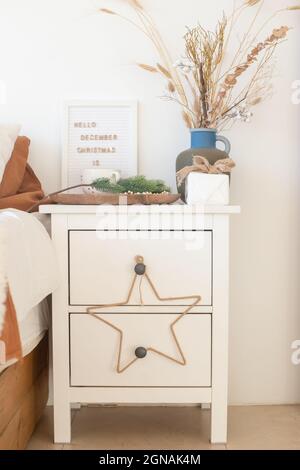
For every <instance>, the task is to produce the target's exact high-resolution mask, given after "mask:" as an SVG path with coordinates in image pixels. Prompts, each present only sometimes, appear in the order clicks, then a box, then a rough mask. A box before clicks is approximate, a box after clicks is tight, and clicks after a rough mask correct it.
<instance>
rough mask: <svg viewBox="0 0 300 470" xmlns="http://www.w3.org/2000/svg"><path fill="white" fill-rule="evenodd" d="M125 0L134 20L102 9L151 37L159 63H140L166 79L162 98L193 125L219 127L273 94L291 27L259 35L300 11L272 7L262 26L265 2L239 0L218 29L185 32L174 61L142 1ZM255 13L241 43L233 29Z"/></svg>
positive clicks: (199, 27) (247, 113) (245, 114)
mask: <svg viewBox="0 0 300 470" xmlns="http://www.w3.org/2000/svg"><path fill="white" fill-rule="evenodd" d="M123 1H124V2H125V3H127V4H128V6H130V7H131V8H132V10H133V12H134V13H135V19H132V18H131V17H124V16H122V15H121V14H119V13H118V12H115V11H113V10H110V9H107V8H102V9H101V10H100V11H101V12H103V13H107V14H111V15H118V16H119V17H121V18H122V19H125V20H126V21H128V22H129V23H131V24H133V25H134V26H135V27H136V28H138V29H139V30H140V31H142V32H143V33H144V34H145V36H146V37H147V38H148V39H150V41H151V42H152V44H153V46H154V48H155V49H156V51H157V53H158V57H159V61H158V62H157V63H156V64H154V65H151V64H145V63H138V64H137V65H138V66H139V67H140V68H141V69H143V70H145V71H147V72H149V73H152V74H153V73H156V74H159V75H160V76H161V77H162V78H163V79H164V80H166V90H167V94H166V95H165V96H164V97H163V98H165V99H167V100H170V101H174V102H176V103H177V104H179V105H180V106H181V107H182V117H183V120H184V122H185V124H186V125H187V127H189V128H198V127H207V128H215V127H217V128H219V129H221V128H224V127H226V126H228V125H230V123H232V119H233V118H234V117H235V116H238V117H239V119H240V118H241V117H242V118H243V119H244V120H245V121H248V118H249V116H250V115H251V113H250V111H249V109H250V108H251V107H253V106H256V105H258V104H259V103H261V102H262V101H263V100H264V99H266V97H268V96H269V95H270V89H271V83H272V77H273V72H274V66H273V57H274V53H275V50H276V48H277V46H278V45H280V44H281V43H282V42H283V41H284V40H285V39H286V37H287V34H288V32H289V29H290V28H289V27H288V26H285V25H284V26H281V27H279V28H274V29H273V30H272V31H271V33H269V35H267V36H266V38H265V39H263V40H259V37H260V36H261V34H262V33H263V32H264V30H265V29H266V26H267V25H268V23H269V22H270V20H271V19H274V17H275V16H277V15H278V14H279V13H280V12H283V11H297V10H300V5H292V6H287V7H286V8H283V9H280V10H277V11H274V13H273V14H272V15H271V16H270V17H269V18H267V20H265V21H264V22H263V25H262V26H260V27H259V26H257V25H258V23H259V19H260V16H261V15H262V9H263V6H264V3H265V0H240V2H239V4H238V5H237V4H236V3H235V5H236V6H235V7H234V8H233V11H232V12H231V13H230V14H228V15H226V14H224V15H223V17H222V18H221V19H220V21H218V23H217V25H216V28H215V30H214V31H210V30H208V29H205V28H204V27H203V26H202V25H201V24H198V25H197V26H195V27H194V28H191V29H189V28H188V29H187V32H186V34H185V36H184V49H185V50H184V56H182V58H181V59H179V60H177V61H176V62H175V63H174V60H173V59H172V57H171V55H170V53H169V51H168V48H167V47H166V45H165V43H164V41H163V39H162V37H161V34H160V32H159V31H158V29H157V27H156V25H155V23H154V21H153V19H152V18H151V16H150V14H149V13H148V12H147V11H146V10H145V8H144V6H143V4H142V0H123ZM252 11H253V13H252V14H251V15H250V19H249V27H248V28H246V30H245V33H244V36H243V37H242V38H241V39H240V42H239V44H237V41H236V35H234V31H235V28H236V26H237V25H238V24H239V21H240V18H241V15H245V14H246V12H249V13H250V12H252ZM253 14H254V17H253ZM233 38H234V39H233ZM230 56H232V59H230Z"/></svg>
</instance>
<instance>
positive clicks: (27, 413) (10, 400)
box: [0, 335, 49, 450]
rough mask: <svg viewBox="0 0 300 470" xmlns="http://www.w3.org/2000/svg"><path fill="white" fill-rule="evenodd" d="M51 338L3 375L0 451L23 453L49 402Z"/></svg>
mask: <svg viewBox="0 0 300 470" xmlns="http://www.w3.org/2000/svg"><path fill="white" fill-rule="evenodd" d="M48 371H49V367H48V335H46V336H45V337H44V338H43V339H42V341H41V342H40V343H39V344H38V345H37V346H36V348H35V349H34V350H33V351H32V352H31V353H30V354H28V356H26V357H25V358H24V359H23V360H22V361H19V362H17V363H16V364H13V365H12V366H10V367H8V368H7V369H5V370H4V371H3V372H2V373H1V374H0V450H23V449H25V448H26V446H27V443H28V441H29V439H30V437H31V435H32V433H33V431H34V428H35V426H36V424H37V422H38V420H39V419H40V417H41V414H42V412H43V410H44V408H45V406H46V403H47V399H48Z"/></svg>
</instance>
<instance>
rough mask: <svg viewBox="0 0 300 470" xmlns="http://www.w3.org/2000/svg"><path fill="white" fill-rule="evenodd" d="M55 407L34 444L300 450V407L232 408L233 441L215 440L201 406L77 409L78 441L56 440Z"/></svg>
mask: <svg viewBox="0 0 300 470" xmlns="http://www.w3.org/2000/svg"><path fill="white" fill-rule="evenodd" d="M52 411H53V410H52V408H47V409H46V411H45V413H44V415H43V417H42V419H41V421H40V423H39V425H38V427H37V429H36V431H35V433H34V435H33V437H32V439H31V441H30V442H29V445H28V449H35V450H37V449H61V450H69V449H97V450H103V449H104V450H113V449H124V450H125V449H130V450H133V449H149V450H151V449H157V450H168V449H172V450H175V449H178V450H184V449H193V450H198V449H199V450H202V449H216V450H226V448H227V449H253V450H254V449H266V450H267V449H297V450H300V406H248V407H231V408H230V410H229V437H228V444H227V446H211V445H210V444H209V421H210V420H209V417H210V412H209V411H207V410H201V408H196V407H187V408H179V407H174V408H169V407H160V408H157V407H134V408H131V407H82V408H81V409H80V410H78V411H73V416H72V444H71V445H54V444H53V443H52V441H53V430H52V429H53V418H52Z"/></svg>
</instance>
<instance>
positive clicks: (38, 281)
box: [0, 128, 57, 450]
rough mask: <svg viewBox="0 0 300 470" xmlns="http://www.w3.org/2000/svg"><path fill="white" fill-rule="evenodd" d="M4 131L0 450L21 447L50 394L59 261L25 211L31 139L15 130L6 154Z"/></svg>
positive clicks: (30, 189)
mask: <svg viewBox="0 0 300 470" xmlns="http://www.w3.org/2000/svg"><path fill="white" fill-rule="evenodd" d="M2 137H3V132H2V131H1V128H0V160H1V156H2V160H3V161H4V163H5V165H4V164H2V168H5V170H4V174H2V175H1V174H0V450H23V449H25V448H26V446H27V443H28V441H29V439H30V437H31V434H32V432H33V430H34V428H35V426H36V424H37V422H38V420H39V418H40V416H41V414H42V412H43V409H44V407H45V405H46V403H47V399H48V326H49V306H48V304H49V295H50V294H51V292H53V290H54V289H55V288H56V287H57V286H56V282H57V281H56V277H57V276H56V272H57V266H56V262H55V253H54V249H53V246H52V242H51V240H50V237H49V226H48V225H49V221H48V219H47V217H46V218H45V217H43V216H40V215H39V214H28V213H26V212H25V211H26V210H27V209H29V208H30V207H31V206H32V205H33V204H36V203H37V202H38V201H39V200H40V199H42V197H43V191H42V188H41V185H40V182H39V181H38V179H37V177H36V175H35V174H34V172H33V171H32V169H31V167H30V166H29V165H28V163H27V158H28V153H29V144H30V141H29V139H27V138H26V137H18V138H17V136H16V137H15V142H14V145H13V151H12V154H11V158H10V159H9V158H6V160H5V156H4V157H3V149H4V150H5V148H6V147H5V144H7V143H8V140H7V139H6V137H7V136H6V135H5V139H6V140H5V139H4V140H3V139H2V141H1V138H2ZM7 149H8V150H9V146H7ZM1 152H2V154H1ZM3 161H2V163H3ZM0 163H1V161H0ZM0 170H1V165H0ZM41 217H43V218H41ZM45 229H46V230H45ZM47 232H48V233H47Z"/></svg>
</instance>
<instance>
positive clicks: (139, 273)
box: [87, 256, 201, 374]
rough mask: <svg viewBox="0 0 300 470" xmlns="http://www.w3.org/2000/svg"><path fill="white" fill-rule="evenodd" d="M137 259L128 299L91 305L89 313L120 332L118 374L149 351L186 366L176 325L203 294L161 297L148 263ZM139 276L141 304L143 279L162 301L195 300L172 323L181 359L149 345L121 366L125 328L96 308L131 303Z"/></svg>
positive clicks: (138, 350)
mask: <svg viewBox="0 0 300 470" xmlns="http://www.w3.org/2000/svg"><path fill="white" fill-rule="evenodd" d="M135 261H136V265H135V268H134V271H135V274H134V277H133V280H132V283H131V286H130V289H129V292H128V296H127V298H126V300H124V301H123V302H118V303H114V304H105V305H96V306H93V307H89V308H87V313H88V314H90V315H91V316H92V317H93V318H95V319H96V320H98V321H101V322H102V323H105V324H106V325H108V326H110V327H111V328H113V329H114V330H115V331H117V332H118V334H119V345H118V359H117V365H116V371H117V372H118V374H121V373H123V372H125V371H126V370H127V369H128V368H129V367H130V366H132V365H133V364H134V363H135V362H136V361H138V360H139V359H142V358H144V357H145V356H146V355H147V353H153V354H158V355H159V356H162V357H164V358H166V359H168V360H170V361H172V362H175V363H176V364H179V365H181V366H185V365H186V363H187V361H186V358H185V356H184V353H183V351H182V348H181V346H180V343H179V340H178V338H177V336H176V333H175V330H174V327H175V325H176V324H177V323H178V322H179V321H180V320H181V319H182V318H183V317H185V316H186V315H187V314H188V313H189V312H190V311H191V310H192V308H194V307H195V306H196V305H198V304H199V303H200V301H201V296H200V295H190V296H186V297H161V296H160V295H159V293H158V291H157V290H156V288H155V286H154V284H153V282H152V281H151V279H150V277H149V275H148V274H147V269H146V265H145V264H144V258H143V257H142V256H136V258H135ZM138 278H140V285H139V292H140V303H141V305H143V298H142V291H141V283H142V280H143V279H146V280H147V282H148V283H149V285H150V287H151V289H152V291H153V292H154V294H155V296H156V298H157V299H158V300H159V301H160V302H165V301H175V300H194V302H193V303H192V304H191V305H190V306H188V307H187V308H186V309H185V310H184V311H183V313H181V314H180V315H179V316H178V317H177V318H176V319H175V320H174V321H173V322H172V323H171V325H170V330H171V335H172V337H173V338H174V341H175V344H176V347H177V349H178V352H179V355H180V359H177V358H176V357H172V356H169V355H168V354H165V353H164V352H162V351H159V350H158V349H155V348H153V347H148V348H143V347H138V348H137V349H136V350H135V354H136V357H135V358H134V359H132V360H131V361H130V362H128V363H127V364H126V365H124V366H123V367H122V366H121V359H122V346H123V338H124V332H123V330H121V329H120V328H118V327H117V326H116V325H114V324H113V323H111V322H110V321H108V320H106V319H105V318H103V317H101V316H100V315H99V314H97V312H96V310H99V309H106V308H109V307H122V306H125V305H127V304H129V302H130V299H131V296H132V292H133V289H134V287H135V285H136V282H137V280H138Z"/></svg>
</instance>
